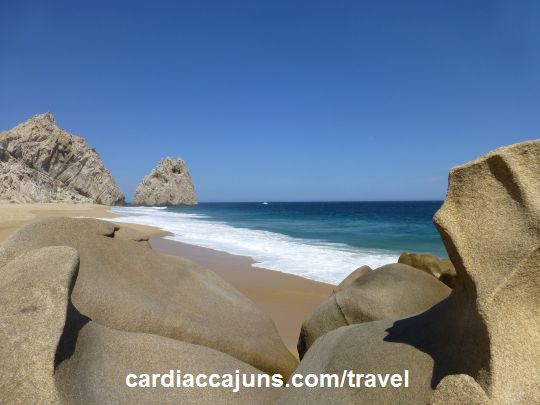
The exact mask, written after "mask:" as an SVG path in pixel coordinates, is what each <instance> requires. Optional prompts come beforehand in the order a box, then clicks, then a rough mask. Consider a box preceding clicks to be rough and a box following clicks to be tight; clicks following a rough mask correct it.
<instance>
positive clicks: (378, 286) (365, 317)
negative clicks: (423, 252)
mask: <svg viewBox="0 0 540 405" xmlns="http://www.w3.org/2000/svg"><path fill="white" fill-rule="evenodd" d="M368 269H369V268H368ZM359 270H360V271H361V272H362V273H363V272H366V271H367V272H366V273H365V274H363V275H360V277H357V278H356V279H355V280H354V281H353V282H352V283H351V284H349V285H348V286H347V287H345V288H343V287H339V286H338V288H336V291H334V293H333V294H332V295H331V296H330V297H329V298H328V299H327V300H326V301H325V302H323V303H322V304H321V305H320V306H319V307H318V308H317V309H315V311H314V312H313V314H312V315H311V317H310V318H309V319H308V320H306V321H305V322H304V323H303V324H302V330H301V332H300V338H299V339H298V354H299V356H300V358H302V357H303V356H304V354H305V352H306V351H307V350H308V349H309V347H310V346H311V345H312V344H313V343H314V342H315V340H317V339H318V338H319V337H321V336H322V335H324V334H325V333H328V332H330V331H332V330H334V329H337V328H339V327H341V326H346V325H353V324H357V323H362V322H370V321H377V320H381V319H399V318H404V317H405V316H408V315H414V314H417V313H418V312H421V311H424V310H426V309H428V308H430V307H432V306H433V305H435V304H437V303H438V302H440V301H441V300H443V299H445V298H446V297H448V295H449V294H450V291H451V290H450V289H449V288H448V287H447V286H445V285H444V284H443V283H441V282H440V281H438V280H436V279H435V278H434V277H431V276H430V275H428V274H426V273H424V272H423V271H420V270H418V269H415V268H413V267H410V266H407V265H405V264H399V263H397V264H388V265H386V266H383V267H380V268H378V269H376V270H373V271H369V270H366V269H365V268H362V267H361V268H360V269H359ZM359 270H357V271H355V272H354V273H352V274H358V273H359ZM349 277H350V276H349ZM349 277H347V279H349ZM347 279H346V280H347ZM344 281H345V280H344ZM342 284H343V283H342ZM340 286H341V284H340Z"/></svg>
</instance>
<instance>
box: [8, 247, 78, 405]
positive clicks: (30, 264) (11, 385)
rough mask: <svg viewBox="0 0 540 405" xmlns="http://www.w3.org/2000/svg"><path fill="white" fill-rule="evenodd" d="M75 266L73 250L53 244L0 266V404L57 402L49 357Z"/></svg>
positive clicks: (57, 336) (62, 322)
mask: <svg viewBox="0 0 540 405" xmlns="http://www.w3.org/2000/svg"><path fill="white" fill-rule="evenodd" d="M78 265H79V257H78V255H77V251H76V250H75V249H72V248H69V247H64V246H56V247H48V248H43V249H37V250H33V251H30V252H27V253H24V254H22V255H20V256H19V257H17V258H16V259H15V260H13V261H11V262H10V263H8V264H7V265H6V266H4V267H2V266H0V276H1V277H0V308H1V310H0V341H1V342H2V343H1V344H0V364H1V367H0V402H1V403H5V404H8V403H9V404H32V403H49V404H54V403H59V398H58V392H57V390H56V386H55V383H54V367H55V360H56V359H55V358H56V352H57V345H58V342H59V341H60V339H61V336H62V334H63V331H64V328H65V325H66V322H67V320H66V312H67V310H68V301H69V295H70V293H71V287H72V279H73V277H74V276H75V274H76V272H77V268H78Z"/></svg>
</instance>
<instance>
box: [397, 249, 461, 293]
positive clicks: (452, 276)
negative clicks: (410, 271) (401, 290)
mask: <svg viewBox="0 0 540 405" xmlns="http://www.w3.org/2000/svg"><path fill="white" fill-rule="evenodd" d="M398 263H403V264H407V265H409V266H412V267H414V268H416V269H419V270H423V271H425V272H426V273H428V274H431V275H432V276H433V277H435V278H437V279H439V280H441V281H442V282H443V283H444V284H446V285H447V286H448V287H450V288H454V286H455V285H456V276H457V273H456V269H455V268H454V265H453V264H452V262H451V261H450V260H448V259H439V258H438V257H437V256H434V255H430V254H426V253H408V252H403V253H402V254H401V256H399V259H398Z"/></svg>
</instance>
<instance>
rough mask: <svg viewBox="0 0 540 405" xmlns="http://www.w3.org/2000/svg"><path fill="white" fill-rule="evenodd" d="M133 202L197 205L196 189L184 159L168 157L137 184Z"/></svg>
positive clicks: (142, 203) (140, 203) (141, 203)
mask: <svg viewBox="0 0 540 405" xmlns="http://www.w3.org/2000/svg"><path fill="white" fill-rule="evenodd" d="M133 203H134V204H139V205H195V204H197V200H196V199H195V189H194V188H193V182H192V181H191V175H190V174H189V170H188V168H187V166H186V164H185V163H184V161H183V160H182V159H174V158H171V157H166V158H164V159H162V160H161V162H159V164H158V165H157V166H156V167H155V168H154V169H153V170H152V171H151V172H150V174H148V175H147V176H146V177H145V178H144V179H143V181H142V182H141V183H140V184H139V185H138V186H137V189H136V190H135V196H134V197H133Z"/></svg>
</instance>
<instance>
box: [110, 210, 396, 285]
mask: <svg viewBox="0 0 540 405" xmlns="http://www.w3.org/2000/svg"><path fill="white" fill-rule="evenodd" d="M112 212H113V213H116V214H121V215H125V216H124V217H120V218H115V221H117V222H125V223H134V224H141V225H150V226H155V227H158V228H161V229H163V230H165V231H167V232H170V233H172V234H173V235H172V236H167V237H166V239H170V240H175V241H179V242H184V243H189V244H192V245H197V246H202V247H207V248H211V249H214V250H219V251H223V252H227V253H231V254H235V255H242V256H250V257H252V258H253V259H254V260H255V261H256V263H254V264H253V267H259V268H265V269H270V270H277V271H281V272H284V273H290V274H296V275H299V276H302V277H306V278H309V279H312V280H317V281H324V282H330V283H339V282H340V281H341V280H343V279H344V278H345V277H346V276H347V275H348V274H350V273H351V272H352V271H354V270H355V269H356V268H358V267H360V266H362V265H368V266H370V267H371V268H377V267H380V266H382V265H384V264H388V263H395V262H397V259H398V255H397V254H396V253H394V252H390V251H384V250H376V249H359V248H354V247H351V246H348V245H345V244H338V243H326V242H321V241H316V240H306V239H299V238H293V237H290V236H288V235H283V234H280V233H276V232H269V231H263V230H254V229H247V228H239V227H234V226H231V225H229V224H226V223H224V222H219V221H214V220H212V219H210V218H208V217H207V216H205V215H200V214H186V213H178V212H170V211H167V210H166V209H163V207H122V208H113V209H112Z"/></svg>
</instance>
